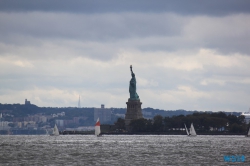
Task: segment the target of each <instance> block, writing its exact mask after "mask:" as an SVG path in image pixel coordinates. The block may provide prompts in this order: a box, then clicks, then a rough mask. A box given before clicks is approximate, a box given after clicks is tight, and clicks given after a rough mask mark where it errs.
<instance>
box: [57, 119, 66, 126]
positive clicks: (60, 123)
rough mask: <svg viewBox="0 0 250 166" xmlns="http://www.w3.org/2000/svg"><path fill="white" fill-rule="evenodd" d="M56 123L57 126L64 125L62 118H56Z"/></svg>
mask: <svg viewBox="0 0 250 166" xmlns="http://www.w3.org/2000/svg"><path fill="white" fill-rule="evenodd" d="M56 125H57V126H58V127H64V120H59V119H57V120H56Z"/></svg>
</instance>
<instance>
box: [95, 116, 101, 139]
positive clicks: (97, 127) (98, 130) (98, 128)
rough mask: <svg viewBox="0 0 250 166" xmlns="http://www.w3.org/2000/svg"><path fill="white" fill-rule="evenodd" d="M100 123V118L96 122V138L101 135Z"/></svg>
mask: <svg viewBox="0 0 250 166" xmlns="http://www.w3.org/2000/svg"><path fill="white" fill-rule="evenodd" d="M100 125H101V124H100V121H99V118H98V119H97V121H96V124H95V135H96V136H99V135H100V133H101V127H100Z"/></svg>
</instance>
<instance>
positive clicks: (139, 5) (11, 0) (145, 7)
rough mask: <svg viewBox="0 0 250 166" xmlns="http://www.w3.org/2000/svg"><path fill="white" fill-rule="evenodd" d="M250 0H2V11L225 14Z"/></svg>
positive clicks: (239, 10) (243, 10) (239, 9)
mask: <svg viewBox="0 0 250 166" xmlns="http://www.w3.org/2000/svg"><path fill="white" fill-rule="evenodd" d="M249 6H250V2H249V1H248V0H238V1H234V0H221V1H216V0H210V1H196V0H191V1H185V0H179V1H165V0H158V1H152V0H137V1H116V0H106V1H102V0H92V1H82V0H74V1H68V0H54V1H50V0H43V1H34V0H22V2H21V3H20V1H19V0H2V1H0V10H1V11H8V12H12V11H22V12H26V11H45V12H48V11H53V12H54V11H57V12H73V13H88V14H91V13H110V12H113V13H120V12H156V13H161V12H173V13H179V14H183V15H188V14H192V15H193V14H199V15H200V14H201V15H226V14H228V13H230V14H232V13H249Z"/></svg>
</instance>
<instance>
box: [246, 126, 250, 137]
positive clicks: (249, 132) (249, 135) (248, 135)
mask: <svg viewBox="0 0 250 166" xmlns="http://www.w3.org/2000/svg"><path fill="white" fill-rule="evenodd" d="M246 137H250V127H249V130H248V133H247V135H246Z"/></svg>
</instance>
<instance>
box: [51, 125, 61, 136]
mask: <svg viewBox="0 0 250 166" xmlns="http://www.w3.org/2000/svg"><path fill="white" fill-rule="evenodd" d="M51 135H53V136H58V135H59V130H58V128H57V126H56V124H55V126H54V129H53V132H52V134H51Z"/></svg>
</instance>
